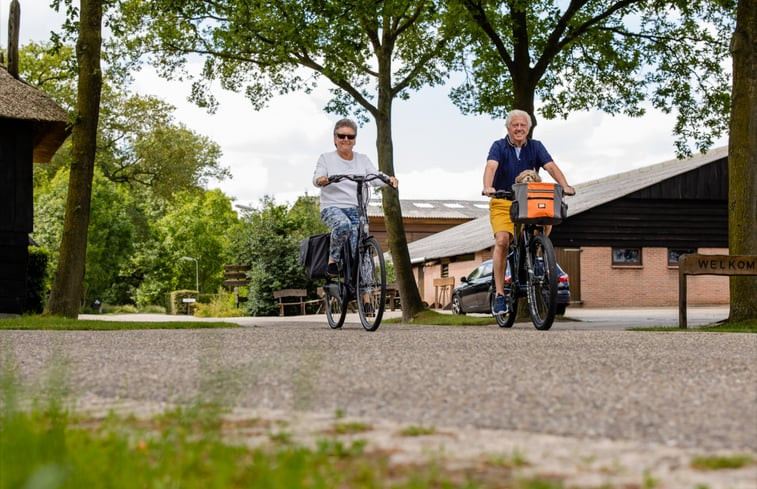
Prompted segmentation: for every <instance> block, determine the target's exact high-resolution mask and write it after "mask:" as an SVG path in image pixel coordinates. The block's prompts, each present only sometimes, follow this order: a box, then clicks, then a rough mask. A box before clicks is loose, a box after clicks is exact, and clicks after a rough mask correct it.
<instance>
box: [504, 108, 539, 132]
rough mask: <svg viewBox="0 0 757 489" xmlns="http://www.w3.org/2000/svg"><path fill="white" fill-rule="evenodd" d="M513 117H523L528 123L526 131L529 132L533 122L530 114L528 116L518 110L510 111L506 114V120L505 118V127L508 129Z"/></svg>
mask: <svg viewBox="0 0 757 489" xmlns="http://www.w3.org/2000/svg"><path fill="white" fill-rule="evenodd" d="M514 117H525V118H526V122H527V123H528V130H529V131H530V130H531V126H532V125H533V124H534V122H533V121H532V120H531V114H529V113H528V112H526V111H525V110H520V109H515V110H511V111H510V112H508V113H507V118H505V127H510V122H511V121H512V120H513V118H514Z"/></svg>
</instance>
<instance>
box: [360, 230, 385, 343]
mask: <svg viewBox="0 0 757 489" xmlns="http://www.w3.org/2000/svg"><path fill="white" fill-rule="evenodd" d="M359 260H360V261H359V263H358V267H357V273H356V275H357V282H356V283H357V287H356V290H357V291H358V293H357V294H356V295H357V297H356V299H357V300H356V302H357V312H358V314H359V315H360V322H361V323H363V327H364V328H365V329H366V330H368V331H376V329H377V328H378V327H379V325H380V324H381V318H382V317H383V315H384V307H385V305H386V266H385V264H384V254H383V253H382V252H381V246H380V245H379V244H378V241H376V239H375V238H368V239H366V240H364V241H363V243H362V244H361V245H360V251H359Z"/></svg>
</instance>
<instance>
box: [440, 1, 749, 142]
mask: <svg viewBox="0 0 757 489" xmlns="http://www.w3.org/2000/svg"><path fill="white" fill-rule="evenodd" d="M450 4H451V5H452V7H450V13H451V14H452V15H454V16H456V17H457V18H464V19H467V21H468V22H467V23H466V29H465V33H466V36H467V42H466V45H467V46H468V49H467V52H466V60H467V66H466V74H467V77H466V80H465V82H464V83H463V84H462V85H461V86H459V87H458V88H456V89H455V90H453V92H452V98H453V100H454V102H455V103H456V104H457V105H458V106H459V107H460V108H461V109H462V110H463V111H464V112H466V113H481V114H491V115H492V116H497V117H502V116H503V114H505V113H506V112H507V111H508V110H510V109H513V108H518V109H522V110H526V111H527V112H529V113H530V114H531V115H532V116H535V115H536V112H539V113H540V114H541V115H542V116H544V117H546V118H547V119H552V118H556V117H563V118H565V117H567V116H568V114H570V113H571V112H574V111H579V110H596V109H598V110H602V111H604V112H607V113H609V114H626V115H630V116H642V115H643V114H644V112H645V107H646V104H651V105H652V106H653V107H655V108H657V109H659V110H662V111H663V112H671V111H675V112H676V116H677V123H676V126H675V128H674V132H675V133H676V134H677V135H678V140H677V141H676V146H677V150H678V153H679V154H681V155H685V154H689V153H690V149H689V146H690V145H691V144H692V143H693V144H696V146H697V147H698V148H699V149H700V150H705V149H706V148H708V147H709V146H711V145H712V142H713V141H714V139H715V138H717V137H719V136H721V135H722V134H724V133H725V132H726V131H727V129H728V110H729V107H730V104H729V102H730V98H729V92H730V78H729V74H728V69H727V68H728V67H727V64H726V63H725V60H727V58H728V40H729V38H730V35H731V33H732V32H733V24H734V6H735V0H715V1H713V0H672V1H671V0H611V1H606V2H597V1H593V0H591V1H590V0H570V1H569V2H559V1H555V0H533V1H529V2H523V1H520V0H508V1H504V2H503V1H499V0H454V2H450ZM535 120H536V118H535Z"/></svg>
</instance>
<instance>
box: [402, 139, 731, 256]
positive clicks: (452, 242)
mask: <svg viewBox="0 0 757 489" xmlns="http://www.w3.org/2000/svg"><path fill="white" fill-rule="evenodd" d="M727 161H728V148H726V147H723V148H717V149H713V150H711V151H709V152H708V153H706V154H704V155H697V156H694V157H692V158H689V159H687V160H671V161H666V162H663V163H659V164H656V165H651V166H648V167H644V168H639V169H636V170H631V171H628V172H624V173H620V174H617V175H612V176H609V177H605V178H601V179H598V180H593V181H590V182H585V183H580V184H577V185H576V186H575V188H576V195H575V196H571V197H566V199H565V200H566V202H567V203H568V219H566V220H565V221H563V223H562V224H560V225H559V226H555V227H554V228H553V230H552V234H551V235H550V237H551V238H552V240H553V242H554V244H555V245H556V246H560V247H570V246H573V247H578V246H653V245H656V246H682V247H697V246H713V247H727V242H728V233H727V227H728V216H727V208H726V202H727V193H728V178H727V166H728V164H727ZM493 245H494V237H493V236H492V232H491V226H490V224H489V216H488V215H486V216H484V217H480V218H477V219H474V220H472V221H469V222H467V223H464V224H461V225H459V226H455V227H453V228H450V229H447V230H445V231H442V232H440V233H437V234H435V235H433V236H429V237H427V238H423V239H420V240H418V241H414V242H412V243H410V244H409V245H408V249H409V251H410V258H411V260H412V261H413V262H416V263H417V262H424V261H428V260H433V259H438V258H445V257H452V256H458V255H465V254H470V253H475V252H477V251H481V250H484V249H487V248H490V247H492V246H493Z"/></svg>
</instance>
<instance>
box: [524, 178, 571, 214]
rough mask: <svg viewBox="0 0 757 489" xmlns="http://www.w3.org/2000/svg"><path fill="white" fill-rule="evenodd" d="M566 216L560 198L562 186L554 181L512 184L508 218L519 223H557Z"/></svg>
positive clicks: (565, 209) (565, 207) (566, 210)
mask: <svg viewBox="0 0 757 489" xmlns="http://www.w3.org/2000/svg"><path fill="white" fill-rule="evenodd" d="M567 217H568V205H567V204H566V203H565V202H563V200H562V186H560V185H558V184H556V183H547V182H528V183H516V184H514V185H513V205H512V207H510V219H512V221H513V222H516V223H521V224H559V223H560V222H561V221H562V220H563V219H565V218H567Z"/></svg>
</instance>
